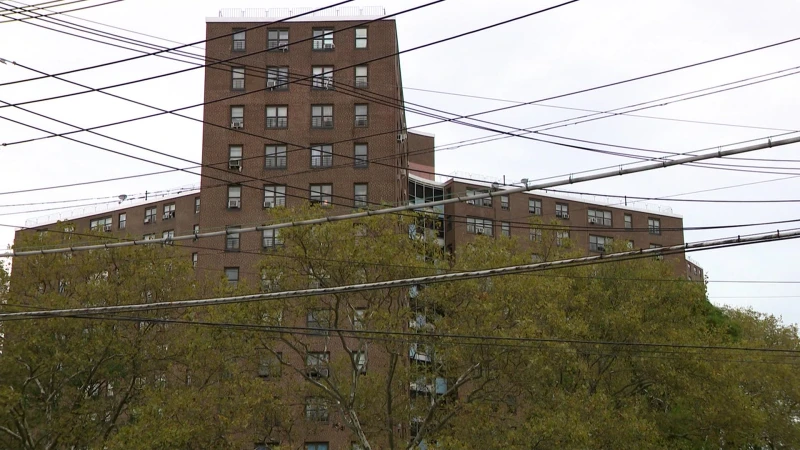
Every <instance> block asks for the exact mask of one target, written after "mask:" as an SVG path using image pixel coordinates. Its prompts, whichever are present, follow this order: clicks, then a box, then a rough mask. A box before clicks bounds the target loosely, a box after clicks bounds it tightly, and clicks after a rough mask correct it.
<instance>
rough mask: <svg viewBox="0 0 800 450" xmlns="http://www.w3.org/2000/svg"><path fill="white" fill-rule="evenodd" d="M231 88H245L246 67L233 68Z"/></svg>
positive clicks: (236, 89) (239, 89) (237, 89)
mask: <svg viewBox="0 0 800 450" xmlns="http://www.w3.org/2000/svg"><path fill="white" fill-rule="evenodd" d="M231 89H232V90H234V91H243V90H244V67H232V68H231Z"/></svg>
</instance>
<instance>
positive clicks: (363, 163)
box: [353, 143, 369, 169]
mask: <svg viewBox="0 0 800 450" xmlns="http://www.w3.org/2000/svg"><path fill="white" fill-rule="evenodd" d="M360 148H363V150H364V152H363V155H362V154H360V152H359V149H360ZM353 167H355V168H356V169H364V168H367V167H369V145H368V144H366V143H356V144H353Z"/></svg>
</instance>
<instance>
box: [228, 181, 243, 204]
mask: <svg viewBox="0 0 800 450" xmlns="http://www.w3.org/2000/svg"><path fill="white" fill-rule="evenodd" d="M241 207H242V187H241V186H228V209H241Z"/></svg>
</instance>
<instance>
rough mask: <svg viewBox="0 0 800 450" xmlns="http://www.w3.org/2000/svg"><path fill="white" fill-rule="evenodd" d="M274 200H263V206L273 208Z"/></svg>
mask: <svg viewBox="0 0 800 450" xmlns="http://www.w3.org/2000/svg"><path fill="white" fill-rule="evenodd" d="M274 207H275V202H273V201H272V200H264V208H274Z"/></svg>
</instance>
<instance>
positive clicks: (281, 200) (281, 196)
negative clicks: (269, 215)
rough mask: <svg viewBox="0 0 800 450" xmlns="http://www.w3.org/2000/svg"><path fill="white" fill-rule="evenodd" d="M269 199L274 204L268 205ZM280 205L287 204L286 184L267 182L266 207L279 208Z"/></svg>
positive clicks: (265, 190)
mask: <svg viewBox="0 0 800 450" xmlns="http://www.w3.org/2000/svg"><path fill="white" fill-rule="evenodd" d="M270 194H271V195H270ZM268 201H269V202H271V203H272V206H267V202H268ZM280 206H286V185H284V184H265V185H264V208H277V207H280Z"/></svg>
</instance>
